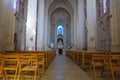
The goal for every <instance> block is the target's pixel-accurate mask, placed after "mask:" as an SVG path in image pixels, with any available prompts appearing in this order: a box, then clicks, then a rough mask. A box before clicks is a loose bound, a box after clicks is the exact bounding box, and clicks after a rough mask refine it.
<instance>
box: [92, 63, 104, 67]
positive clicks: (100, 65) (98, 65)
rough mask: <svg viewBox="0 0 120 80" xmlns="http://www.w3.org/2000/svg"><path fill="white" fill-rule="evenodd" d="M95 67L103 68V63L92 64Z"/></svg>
mask: <svg viewBox="0 0 120 80" xmlns="http://www.w3.org/2000/svg"><path fill="white" fill-rule="evenodd" d="M94 65H95V67H103V66H104V65H103V63H100V62H96V63H94Z"/></svg>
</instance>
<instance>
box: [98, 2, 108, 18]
mask: <svg viewBox="0 0 120 80" xmlns="http://www.w3.org/2000/svg"><path fill="white" fill-rule="evenodd" d="M96 1H97V13H98V17H100V16H102V15H103V14H104V13H106V12H108V11H109V0H96Z"/></svg>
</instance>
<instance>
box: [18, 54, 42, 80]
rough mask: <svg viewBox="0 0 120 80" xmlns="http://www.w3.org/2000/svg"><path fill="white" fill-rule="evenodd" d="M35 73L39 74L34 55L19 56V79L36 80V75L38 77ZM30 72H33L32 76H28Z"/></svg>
mask: <svg viewBox="0 0 120 80" xmlns="http://www.w3.org/2000/svg"><path fill="white" fill-rule="evenodd" d="M37 71H38V72H39V69H38V59H37V56H36V55H20V66H19V73H18V77H19V79H20V77H21V78H22V80H25V78H34V80H36V79H37V75H39V74H38V73H37ZM31 72H33V73H34V74H32V75H30V74H31ZM24 73H27V74H24ZM39 77H40V75H39ZM19 79H18V80H19Z"/></svg>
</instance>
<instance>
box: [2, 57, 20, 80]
mask: <svg viewBox="0 0 120 80" xmlns="http://www.w3.org/2000/svg"><path fill="white" fill-rule="evenodd" d="M18 67H19V57H18V55H3V72H4V74H5V78H6V80H9V79H10V77H13V78H14V79H13V80H16V79H17V73H18Z"/></svg>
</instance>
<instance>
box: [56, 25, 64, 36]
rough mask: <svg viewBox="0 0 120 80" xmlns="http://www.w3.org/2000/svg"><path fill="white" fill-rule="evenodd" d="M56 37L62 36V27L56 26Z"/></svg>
mask: <svg viewBox="0 0 120 80" xmlns="http://www.w3.org/2000/svg"><path fill="white" fill-rule="evenodd" d="M57 35H63V26H62V25H59V26H58V29H57Z"/></svg>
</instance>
